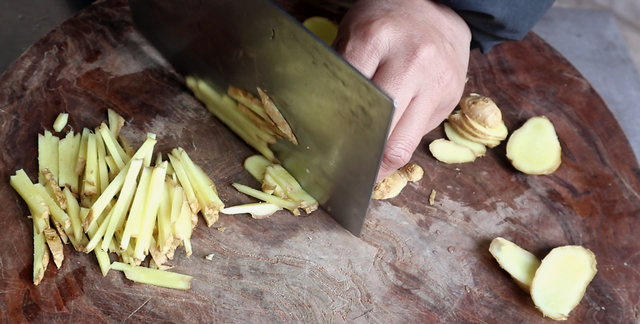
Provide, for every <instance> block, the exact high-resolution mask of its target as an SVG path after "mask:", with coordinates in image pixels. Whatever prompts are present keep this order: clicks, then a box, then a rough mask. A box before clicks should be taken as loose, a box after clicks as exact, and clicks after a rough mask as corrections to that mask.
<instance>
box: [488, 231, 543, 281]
mask: <svg viewBox="0 0 640 324" xmlns="http://www.w3.org/2000/svg"><path fill="white" fill-rule="evenodd" d="M489 252H491V255H493V257H494V258H495V259H496V261H498V264H500V267H501V268H502V269H504V270H505V271H507V272H508V273H509V275H511V278H513V280H514V281H515V282H516V284H517V285H518V286H519V287H520V288H522V290H524V291H526V292H529V290H530V289H531V282H532V281H533V276H534V275H535V274H536V270H538V267H539V266H540V260H539V259H538V258H537V257H536V256H535V255H533V254H531V252H529V251H527V250H525V249H523V248H521V247H519V246H518V245H516V244H515V243H513V242H511V241H509V240H506V239H504V238H502V237H496V238H495V239H493V241H491V245H489Z"/></svg>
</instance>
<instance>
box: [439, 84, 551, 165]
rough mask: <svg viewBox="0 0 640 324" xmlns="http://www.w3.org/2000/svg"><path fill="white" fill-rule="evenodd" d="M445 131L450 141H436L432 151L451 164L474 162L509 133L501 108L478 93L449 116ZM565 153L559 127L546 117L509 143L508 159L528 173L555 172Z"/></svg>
mask: <svg viewBox="0 0 640 324" xmlns="http://www.w3.org/2000/svg"><path fill="white" fill-rule="evenodd" d="M444 131H445V134H446V136H447V138H448V140H447V139H437V140H435V141H433V142H432V143H431V144H430V145H429V150H430V151H431V154H433V156H434V157H435V158H436V159H437V160H438V161H440V162H444V163H447V164H455V163H468V162H473V161H475V159H476V158H478V157H482V156H484V155H485V154H486V152H487V147H489V148H493V147H496V146H498V145H499V144H500V143H501V142H502V141H503V140H505V139H506V138H507V136H508V134H509V131H508V129H507V126H506V125H505V123H504V121H503V120H502V112H501V110H500V108H499V107H498V106H497V105H496V103H495V102H494V101H493V100H492V99H491V98H488V97H484V96H481V95H478V94H471V96H469V97H466V98H462V100H461V101H460V110H458V111H454V112H452V113H451V114H450V115H449V117H448V118H447V121H446V122H445V123H444ZM561 153H562V149H561V147H560V141H559V140H558V136H557V134H556V131H555V128H554V126H553V124H552V123H551V121H549V119H547V118H546V117H544V116H540V117H532V118H530V119H529V120H527V122H525V123H524V125H522V127H520V128H519V129H518V130H516V131H514V132H513V134H512V135H511V137H510V138H509V140H508V142H507V158H508V159H509V161H511V164H512V165H513V167H514V168H516V169H517V170H519V171H521V172H523V173H525V174H535V175H544V174H550V173H553V172H554V171H555V170H557V169H558V167H560V164H561V163H562V158H561V155H562V154H561Z"/></svg>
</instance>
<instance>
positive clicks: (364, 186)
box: [129, 0, 394, 236]
mask: <svg viewBox="0 0 640 324" xmlns="http://www.w3.org/2000/svg"><path fill="white" fill-rule="evenodd" d="M129 5H130V8H131V16H132V18H133V23H134V26H135V28H136V29H137V30H138V31H139V32H140V33H141V34H142V35H143V36H144V37H145V38H146V39H147V40H148V41H149V42H150V43H151V45H153V46H154V47H155V48H156V49H157V50H158V51H159V52H160V53H161V54H162V55H163V56H164V58H165V59H167V61H168V62H169V63H170V64H171V65H172V66H173V68H174V69H175V70H176V71H177V72H178V73H180V74H182V75H185V76H187V75H191V76H196V77H199V78H201V79H204V80H205V81H206V82H207V83H209V84H210V85H211V86H212V87H213V88H214V89H215V90H216V91H218V92H221V93H226V90H227V88H228V86H229V85H234V86H236V87H239V88H242V89H245V90H247V91H249V92H252V93H254V95H257V93H256V87H260V88H261V89H263V90H265V91H267V93H268V94H269V96H270V97H271V99H272V100H273V101H274V103H275V105H276V106H277V107H278V109H279V110H280V112H281V114H282V115H283V116H284V118H285V119H286V120H287V121H288V122H289V125H290V126H291V128H292V130H293V133H294V134H295V136H296V137H297V140H298V143H299V144H298V145H294V144H293V143H291V142H289V141H288V140H286V139H283V140H278V142H276V143H275V144H271V145H270V148H271V150H272V151H273V152H274V153H275V155H276V158H277V159H278V160H279V161H280V163H281V164H282V165H283V167H285V168H286V169H287V170H288V171H289V172H290V173H291V174H292V175H293V176H294V177H295V178H296V179H297V180H298V182H300V184H301V186H302V188H303V189H305V190H306V191H307V192H308V193H309V194H310V195H311V196H313V197H314V198H315V199H316V200H318V202H319V203H320V206H321V207H322V208H323V209H324V210H325V211H326V212H327V213H328V214H329V215H331V217H332V218H333V219H335V220H336V221H337V222H338V223H339V224H340V225H342V226H343V227H344V228H346V229H347V230H348V231H349V232H351V233H352V234H353V235H355V236H359V235H360V233H361V231H362V227H363V225H364V221H365V217H366V215H367V211H368V208H369V204H370V202H371V196H372V192H373V188H374V186H375V180H376V176H377V173H378V169H379V167H380V163H381V160H382V155H383V152H384V147H385V143H386V139H387V135H388V132H389V128H390V125H391V119H392V117H393V112H394V104H393V101H392V100H391V98H389V97H388V96H387V95H386V94H384V93H383V92H382V91H381V90H380V89H379V88H378V87H376V86H375V85H374V84H373V83H372V82H371V81H370V80H368V79H367V78H366V77H364V76H363V75H362V74H360V73H359V72H358V71H357V70H356V69H354V68H353V67H352V66H351V65H350V64H349V63H347V62H346V61H345V60H344V59H343V58H342V57H341V56H340V55H338V54H337V53H336V52H335V51H334V50H333V49H332V48H331V47H329V46H328V45H327V44H325V43H323V42H322V41H321V40H320V39H318V38H317V37H315V36H314V35H313V34H312V33H310V32H309V31H308V30H307V29H306V28H305V27H304V26H302V24H301V23H299V22H298V21H297V20H296V19H294V18H293V17H292V16H290V15H289V14H287V13H286V12H285V11H283V10H282V9H280V8H279V7H278V6H277V5H275V4H274V3H272V2H271V1H268V0H183V1H177V0H175V1H167V0H130V1H129Z"/></svg>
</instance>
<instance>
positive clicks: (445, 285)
mask: <svg viewBox="0 0 640 324" xmlns="http://www.w3.org/2000/svg"><path fill="white" fill-rule="evenodd" d="M281 4H282V5H283V7H284V8H285V9H286V10H288V11H289V12H291V13H292V14H294V16H296V17H297V18H299V19H303V18H305V17H308V16H311V15H323V16H328V17H331V18H333V19H336V20H337V19H339V18H340V16H341V15H342V14H344V12H345V11H346V10H347V8H348V3H342V2H338V1H333V2H326V1H315V2H313V3H311V2H302V1H282V2H281ZM466 91H467V92H477V93H481V94H484V95H487V96H490V97H492V98H493V99H494V100H495V101H496V102H497V103H498V104H499V105H500V107H501V108H502V110H503V113H504V119H505V122H506V124H507V126H508V127H509V129H510V130H511V131H512V130H514V129H516V128H517V127H518V126H520V125H521V124H522V123H523V122H524V121H525V120H526V119H527V118H528V117H531V116H536V115H545V116H547V117H548V118H549V119H550V120H551V121H552V122H553V123H554V124H555V126H556V128H557V131H558V135H559V138H560V141H561V143H562V148H563V164H562V166H561V167H560V169H559V170H558V171H556V172H555V173H554V174H552V175H549V176H527V175H524V174H522V173H519V172H517V171H515V170H514V169H513V168H512V167H511V166H510V165H509V162H508V161H507V159H506V158H505V144H504V143H503V144H502V145H500V146H498V147H496V148H495V149H491V150H489V152H488V153H487V156H485V157H482V158H479V159H478V160H476V161H475V162H474V163H469V164H462V165H445V164H442V163H438V162H437V161H435V160H434V159H433V157H432V156H431V155H430V153H429V152H428V148H427V146H428V144H429V143H430V142H431V141H432V140H433V139H436V138H440V137H443V136H444V132H443V131H442V129H441V128H438V129H436V130H434V131H433V132H431V133H430V134H428V135H427V136H426V137H425V138H424V141H423V142H422V144H421V145H420V147H419V148H418V150H417V151H416V153H415V154H414V157H413V162H416V163H418V164H420V165H421V166H423V167H424V168H425V170H426V174H425V177H424V179H423V180H422V181H420V182H418V183H416V184H411V185H409V186H408V187H407V188H406V189H405V191H404V192H403V194H402V195H401V196H399V197H397V198H394V199H391V200H388V201H374V202H373V203H372V204H371V208H370V211H369V214H368V218H367V221H366V224H365V229H364V231H363V234H362V236H361V237H360V238H356V237H354V236H352V235H351V234H349V233H348V232H347V231H346V230H344V229H343V228H341V227H340V226H339V225H337V224H336V223H335V222H334V221H333V220H332V219H331V218H330V217H329V216H328V215H327V214H326V213H324V212H323V211H318V212H316V213H314V214H313V215H311V216H309V217H293V216H292V215H290V214H288V213H286V212H281V213H278V214H276V215H274V216H272V217H270V218H268V219H264V220H254V219H251V218H250V217H247V216H244V215H241V216H224V215H223V216H221V218H220V220H219V222H218V223H216V225H214V227H212V228H207V227H206V226H205V225H204V221H203V220H202V219H201V220H200V225H199V227H198V228H197V229H196V230H195V232H194V238H193V248H194V254H193V256H191V257H190V258H186V257H185V256H184V250H183V249H182V248H180V249H179V250H178V251H177V256H176V258H175V259H174V261H173V264H174V265H175V268H174V270H173V271H176V272H180V273H185V274H189V275H191V276H193V277H194V279H193V281H192V288H191V290H189V291H176V290H171V289H164V288H157V287H153V286H148V285H141V284H136V283H132V282H130V281H128V280H127V279H125V278H124V276H123V275H122V273H119V272H116V271H111V272H110V273H109V274H108V275H107V276H106V277H102V275H101V273H100V270H99V268H98V264H97V262H96V260H95V257H94V255H93V254H83V253H78V252H75V251H74V250H73V248H72V247H71V246H66V247H65V252H66V253H67V254H66V259H65V261H64V264H63V266H62V267H61V268H60V269H56V268H55V266H54V265H53V263H51V264H50V265H49V267H48V268H47V271H46V273H45V276H44V279H43V280H42V283H41V284H40V285H38V286H34V285H33V283H32V264H33V246H32V244H33V243H32V230H31V226H32V225H31V220H29V219H27V215H28V214H29V211H28V208H27V207H26V204H24V202H22V199H21V198H20V197H19V196H18V194H17V193H16V192H15V191H14V190H13V189H12V188H11V186H10V185H9V176H10V175H12V174H14V172H15V171H16V170H17V169H19V168H24V169H25V171H26V172H27V173H28V174H29V175H31V176H32V179H34V180H35V177H34V175H35V174H36V168H37V159H36V154H37V134H38V133H41V132H42V131H43V129H49V130H51V128H52V124H53V121H54V120H55V118H56V116H57V115H58V113H60V112H69V113H70V114H71V118H70V124H69V125H70V127H71V128H73V129H74V130H81V129H82V127H90V128H94V127H96V126H98V125H99V123H100V122H102V121H104V120H106V116H107V114H106V111H107V108H111V109H114V110H116V111H117V112H118V113H120V114H122V115H123V116H124V117H125V118H126V120H127V124H126V126H125V128H124V129H123V133H124V134H125V135H126V136H127V137H128V138H129V139H131V140H132V141H133V142H134V144H139V143H141V141H142V139H143V138H144V134H145V133H146V132H153V133H156V134H157V136H158V140H159V142H158V145H157V149H156V150H157V151H158V152H163V153H166V152H168V150H170V149H171V148H174V147H178V146H180V147H184V148H185V150H187V152H188V153H189V154H190V155H191V156H192V157H193V159H194V160H195V162H196V163H198V164H200V165H201V166H202V167H203V168H204V170H205V171H206V172H207V173H208V174H209V175H210V176H211V177H212V178H213V179H214V181H215V182H216V183H217V185H218V190H219V192H220V195H221V198H222V199H223V201H224V202H225V203H226V204H227V205H234V204H238V203H243V202H249V201H251V199H250V198H248V197H246V196H243V195H241V194H238V193H237V192H235V190H234V189H233V188H232V187H231V186H230V183H231V182H241V183H245V184H248V185H252V186H257V183H256V182H255V181H254V180H252V178H251V177H250V175H249V174H248V173H246V172H245V171H243V169H242V161H243V159H244V158H246V157H248V156H249V155H251V154H254V152H253V151H252V150H251V149H250V148H248V146H246V145H245V144H244V143H243V142H242V141H241V140H239V139H238V138H237V137H236V136H235V135H233V134H232V133H231V132H230V131H229V130H228V129H227V128H226V127H225V126H224V125H222V124H221V123H220V122H219V121H218V120H216V119H215V118H213V117H212V116H211V115H210V114H209V113H208V112H207V111H206V109H205V108H204V107H203V106H202V105H201V104H200V103H199V102H197V101H196V100H195V99H194V98H193V97H192V96H191V95H190V93H189V91H188V90H187V88H186V86H185V84H184V82H183V79H182V77H180V76H179V75H177V74H176V73H175V72H173V71H172V69H171V68H170V67H169V66H168V65H167V64H166V63H165V61H164V60H163V59H162V58H160V57H159V55H158V54H157V53H156V52H155V51H154V50H153V49H152V48H151V47H150V46H149V45H148V44H147V43H146V42H145V41H144V39H142V38H141V36H140V35H139V34H138V33H136V31H135V30H134V29H133V28H132V25H131V21H130V17H129V11H128V7H127V3H126V1H124V0H114V1H101V2H98V3H96V4H94V5H92V6H90V7H89V8H87V9H85V10H83V11H82V12H80V13H79V14H78V15H76V16H74V17H72V18H71V19H69V20H68V21H66V22H65V23H63V24H62V25H60V26H59V27H57V28H56V29H54V30H52V31H51V32H50V33H49V34H48V35H47V36H46V37H44V38H42V39H41V40H40V41H38V42H37V43H35V44H34V45H33V46H32V47H31V48H29V49H28V50H27V51H26V52H25V53H24V54H23V55H22V56H21V57H20V58H19V59H18V61H16V62H15V64H13V65H12V66H11V67H10V69H9V70H8V71H7V72H6V73H5V74H4V75H3V76H2V78H0V140H1V143H2V144H1V145H2V155H1V158H0V179H1V180H0V206H2V212H1V213H0V226H1V227H2V234H0V318H1V319H2V321H1V322H2V323H123V322H127V323H212V322H216V323H492V324H493V323H551V322H553V321H552V320H550V319H545V318H543V317H542V315H541V314H540V312H538V311H537V310H536V309H535V307H534V305H533V302H532V301H531V298H530V297H529V296H528V295H527V294H526V293H525V292H523V291H522V290H520V289H519V288H518V287H517V286H516V285H515V284H514V283H513V282H512V280H511V279H510V278H509V276H508V275H507V274H506V273H505V272H504V271H503V270H501V269H500V267H499V266H498V264H497V263H496V262H495V260H494V259H493V258H492V256H491V255H490V254H489V252H488V247H489V242H490V241H491V240H492V239H493V238H495V237H497V236H502V237H504V238H507V239H509V240H512V241H514V242H515V243H517V244H519V245H521V246H522V247H524V248H526V249H528V250H530V251H531V252H533V253H534V254H535V255H537V256H538V257H540V258H542V257H544V256H545V255H546V253H548V252H549V251H550V250H551V249H552V248H554V247H557V246H561V245H568V244H577V245H583V246H585V247H587V248H589V249H591V250H592V251H593V252H594V253H595V254H596V256H597V260H598V274H597V275H596V277H595V279H594V280H593V282H592V283H591V285H590V286H589V287H588V289H587V293H586V295H585V297H584V299H583V300H582V302H581V303H580V305H579V306H578V307H577V308H576V309H575V310H574V311H573V312H572V313H571V315H570V317H569V320H568V321H567V322H568V323H638V322H639V321H640V320H639V318H638V316H639V313H640V309H639V308H640V306H639V304H640V301H639V298H640V271H639V270H638V269H640V240H638V238H639V234H638V233H637V228H638V226H639V225H640V195H639V192H640V169H639V167H638V163H637V162H636V160H635V158H634V155H633V153H632V151H631V148H630V146H629V143H628V142H627V140H626V138H625V136H624V134H623V132H622V130H621V129H620V127H619V125H618V123H617V121H616V119H615V118H614V116H613V115H612V113H611V112H610V111H609V110H608V108H607V107H606V105H605V103H604V102H603V101H602V99H601V98H600V97H599V95H598V94H597V93H596V92H595V91H594V89H593V88H592V87H591V85H590V84H589V83H588V82H587V81H586V80H585V79H584V77H583V76H581V75H580V74H579V73H578V72H577V71H576V69H574V68H573V67H572V66H571V65H570V64H569V62H567V61H566V60H565V59H564V58H562V57H561V55H560V54H559V53H558V52H556V51H555V50H553V49H552V48H551V47H550V46H549V45H548V44H546V43H545V42H544V41H543V40H541V39H540V38H539V37H537V36H536V35H534V34H529V35H528V36H527V37H526V38H525V39H524V40H523V41H521V42H513V43H506V44H503V45H500V46H498V47H496V48H495V49H494V50H493V51H492V52H491V53H490V54H488V55H482V54H480V53H478V52H475V51H474V52H473V54H472V58H471V64H470V69H469V82H468V86H467V90H466ZM67 129H68V128H67ZM67 129H65V130H64V131H66V130H67ZM64 131H63V132H64ZM431 190H436V192H437V195H436V199H435V204H434V205H429V203H428V197H429V194H430V193H431ZM216 227H224V228H225V230H224V231H220V230H216ZM209 254H212V255H213V258H212V260H207V259H205V258H204V256H206V255H209Z"/></svg>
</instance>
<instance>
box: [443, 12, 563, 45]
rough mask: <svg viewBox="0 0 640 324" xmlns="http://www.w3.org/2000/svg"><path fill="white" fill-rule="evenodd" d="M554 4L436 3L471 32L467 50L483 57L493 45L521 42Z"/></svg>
mask: <svg viewBox="0 0 640 324" xmlns="http://www.w3.org/2000/svg"><path fill="white" fill-rule="evenodd" d="M554 2H555V0H440V3H442V4H444V5H446V6H448V7H450V8H451V9H453V10H454V11H455V12H457V13H458V15H460V17H462V19H464V20H465V21H466V22H467V25H469V28H470V29H471V35H472V36H473V38H472V40H471V48H472V49H473V48H479V49H480V51H482V53H487V52H489V50H491V48H493V47H494V46H495V45H498V44H500V43H502V42H504V41H509V40H521V39H522V38H524V36H526V35H527V33H528V32H529V30H531V28H533V26H534V25H535V24H536V23H537V22H538V21H539V20H540V19H541V18H542V16H543V15H544V14H545V13H546V12H547V10H549V8H550V7H551V5H553V3H554Z"/></svg>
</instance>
